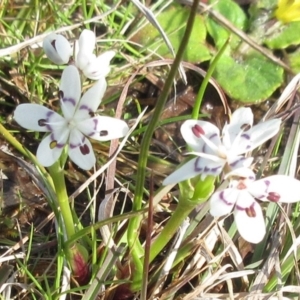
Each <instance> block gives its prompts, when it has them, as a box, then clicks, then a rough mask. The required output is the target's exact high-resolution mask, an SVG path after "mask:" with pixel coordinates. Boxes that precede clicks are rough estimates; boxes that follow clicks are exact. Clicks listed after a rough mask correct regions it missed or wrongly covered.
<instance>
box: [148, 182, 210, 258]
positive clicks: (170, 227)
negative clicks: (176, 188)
mask: <svg viewBox="0 0 300 300" xmlns="http://www.w3.org/2000/svg"><path fill="white" fill-rule="evenodd" d="M214 182H215V177H213V176H207V177H206V179H205V180H204V181H202V180H199V181H198V182H197V184H196V185H195V189H194V191H192V187H191V186H190V184H189V182H188V181H185V182H181V183H180V198H179V201H178V206H177V208H176V210H175V211H174V213H173V215H172V216H171V218H170V219H169V221H168V222H167V224H166V225H165V226H164V228H163V230H162V231H161V233H160V234H159V236H158V237H157V238H156V239H155V240H154V242H153V244H152V245H151V251H150V256H149V262H151V261H153V260H154V259H155V257H156V256H157V255H158V254H159V253H160V252H161V251H162V249H163V248H164V247H165V246H166V245H167V243H168V242H169V241H170V240H171V238H172V237H173V236H174V234H175V233H176V231H177V230H178V228H179V226H180V225H181V223H182V222H183V220H184V219H185V218H186V217H187V216H188V215H189V213H190V212H191V211H192V210H193V209H194V208H195V207H196V206H197V205H199V204H201V203H203V202H205V201H206V200H208V198H209V197H210V195H211V194H212V192H213V191H214ZM191 194H192V196H191Z"/></svg>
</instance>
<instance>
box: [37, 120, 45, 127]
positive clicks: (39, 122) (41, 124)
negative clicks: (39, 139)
mask: <svg viewBox="0 0 300 300" xmlns="http://www.w3.org/2000/svg"><path fill="white" fill-rule="evenodd" d="M38 124H39V126H46V125H47V120H45V119H39V120H38Z"/></svg>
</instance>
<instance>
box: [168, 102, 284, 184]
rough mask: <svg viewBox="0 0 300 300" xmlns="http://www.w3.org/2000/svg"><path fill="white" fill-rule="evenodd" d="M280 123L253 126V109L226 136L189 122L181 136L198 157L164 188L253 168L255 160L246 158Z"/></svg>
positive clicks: (239, 113)
mask: <svg viewBox="0 0 300 300" xmlns="http://www.w3.org/2000/svg"><path fill="white" fill-rule="evenodd" d="M280 123H281V120H280V119H273V120H268V121H266V122H263V123H259V124H257V125H255V126H253V127H252V125H253V114H252V111H251V109H250V108H245V107H242V108H239V109H237V110H236V111H235V112H234V113H233V114H232V118H231V121H230V123H229V124H225V126H224V128H223V130H222V135H220V130H219V129H218V128H217V127H216V126H215V125H213V124H211V123H209V122H205V121H197V120H187V121H185V122H184V123H183V124H182V126H181V134H182V137H183V138H184V140H185V141H186V143H187V144H188V146H189V147H190V148H191V149H192V150H193V152H191V153H190V154H193V155H195V156H196V157H195V158H193V159H191V160H190V161H188V162H187V163H185V164H184V165H182V166H181V167H180V168H179V169H177V170H176V171H174V172H173V173H172V174H170V175H169V176H168V177H167V178H166V179H165V180H164V181H163V185H168V184H175V183H178V182H180V181H183V180H187V179H190V178H192V177H195V176H196V175H199V174H201V177H202V179H204V178H205V177H206V176H207V175H213V176H218V175H219V174H220V173H221V171H222V170H223V168H224V167H228V168H227V169H229V170H231V169H234V168H240V167H249V166H250V165H251V163H252V160H253V158H245V157H244V156H243V155H242V154H245V153H246V152H249V151H251V150H253V149H255V148H256V147H258V146H259V145H261V144H263V143H264V142H265V141H267V140H268V139H269V138H271V137H272V136H274V135H275V134H276V133H277V132H278V130H279V128H280Z"/></svg>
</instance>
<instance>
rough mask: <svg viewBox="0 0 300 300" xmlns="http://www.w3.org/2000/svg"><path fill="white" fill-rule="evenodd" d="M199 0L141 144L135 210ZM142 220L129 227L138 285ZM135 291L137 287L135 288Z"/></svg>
mask: <svg viewBox="0 0 300 300" xmlns="http://www.w3.org/2000/svg"><path fill="white" fill-rule="evenodd" d="M198 2H199V0H194V2H193V5H192V7H191V12H190V15H189V19H188V22H187V26H186V30H185V33H184V36H183V38H182V41H181V44H180V47H179V49H178V52H177V55H176V57H175V60H174V63H173V65H172V67H171V70H170V73H169V76H168V78H167V80H166V83H165V85H164V88H163V90H162V92H161V94H160V96H159V98H158V100H157V104H156V106H155V109H154V113H153V116H152V119H151V120H150V122H149V125H148V128H147V130H146V131H145V134H144V137H143V140H142V143H141V151H140V155H139V161H138V170H137V182H136V189H135V197H134V201H133V210H139V209H141V207H142V199H143V190H144V183H145V176H146V165H147V159H148V155H149V153H148V151H149V146H150V143H151V140H152V135H153V132H154V130H155V128H156V126H157V123H158V121H159V118H160V115H161V113H162V111H163V108H164V106H165V103H166V101H167V97H168V95H169V92H170V89H171V87H172V85H173V80H174V78H175V75H176V73H177V70H178V67H179V65H180V61H181V59H182V56H183V53H184V51H185V48H186V46H187V45H188V41H189V37H190V35H191V32H192V29H193V24H194V20H195V17H196V14H197V7H198ZM139 221H140V218H133V219H131V220H130V221H129V226H128V235H127V237H128V245H129V247H130V249H131V253H132V258H133V263H134V266H135V270H134V274H135V276H134V279H133V282H134V284H135V283H138V282H141V278H142V274H143V264H142V262H141V258H140V248H141V247H140V243H139V241H138V232H139V223H140V222H139ZM133 289H135V287H134V286H133Z"/></svg>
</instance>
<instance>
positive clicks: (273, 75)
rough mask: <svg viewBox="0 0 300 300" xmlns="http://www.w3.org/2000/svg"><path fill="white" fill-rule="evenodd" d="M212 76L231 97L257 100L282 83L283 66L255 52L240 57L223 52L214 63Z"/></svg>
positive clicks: (239, 99)
mask: <svg viewBox="0 0 300 300" xmlns="http://www.w3.org/2000/svg"><path fill="white" fill-rule="evenodd" d="M214 78H215V79H216V80H217V81H218V82H219V84H220V85H221V86H222V87H223V89H224V90H225V92H226V93H227V94H228V95H229V96H230V97H231V98H233V99H234V100H238V101H241V102H244V103H259V102H262V101H265V100H267V98H268V97H269V96H270V95H271V94H272V93H273V92H274V91H275V90H276V88H278V87H279V86H280V85H281V83H282V81H283V69H282V68H280V67H278V66H276V65H275V64H273V63H272V62H270V61H269V60H267V59H266V58H265V57H264V56H262V55H261V54H258V53H256V52H251V53H249V54H248V55H247V56H245V57H244V58H239V59H234V58H232V57H230V56H227V55H226V56H225V55H224V56H222V57H221V58H220V60H219V62H218V64H217V66H216V69H215V73H214Z"/></svg>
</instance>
